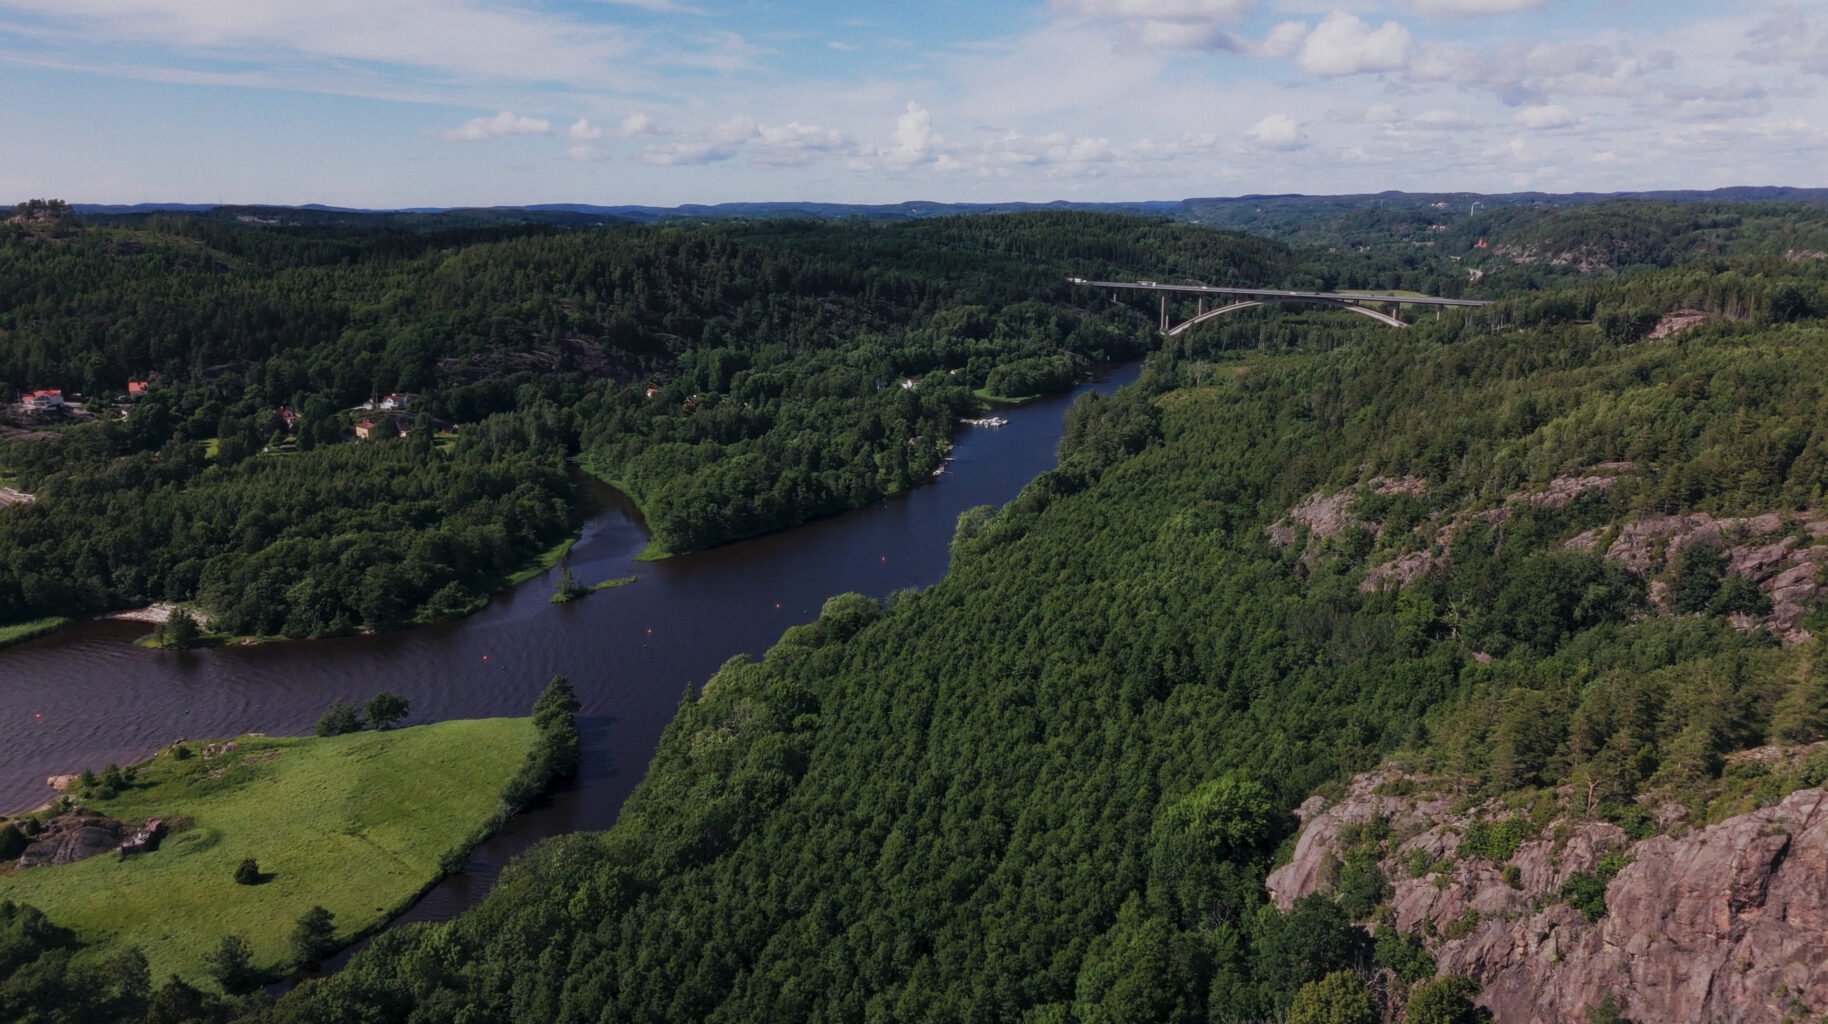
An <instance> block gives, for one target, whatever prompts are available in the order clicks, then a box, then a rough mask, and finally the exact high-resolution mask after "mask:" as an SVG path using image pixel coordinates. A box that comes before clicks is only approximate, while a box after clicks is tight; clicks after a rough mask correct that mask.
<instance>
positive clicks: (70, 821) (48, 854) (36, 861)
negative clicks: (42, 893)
mask: <svg viewBox="0 0 1828 1024" xmlns="http://www.w3.org/2000/svg"><path fill="white" fill-rule="evenodd" d="M45 824H46V828H45V830H44V832H42V833H40V834H39V836H38V838H36V839H34V840H32V845H30V846H28V847H26V848H25V852H24V853H22V854H20V855H19V866H20V867H22V868H33V867H43V866H48V865H53V864H70V863H73V862H75V861H79V860H82V859H84V858H86V857H93V856H95V855H96V854H98V853H113V852H114V851H116V850H118V849H120V845H121V835H122V834H123V832H124V831H125V830H124V829H123V828H122V827H121V823H120V822H118V821H115V820H114V819H113V818H103V817H97V816H90V815H82V814H65V815H60V816H58V817H56V818H52V819H51V820H50V821H48V822H46V823H45Z"/></svg>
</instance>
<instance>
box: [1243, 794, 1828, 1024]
mask: <svg viewBox="0 0 1828 1024" xmlns="http://www.w3.org/2000/svg"><path fill="white" fill-rule="evenodd" d="M1403 778H1404V777H1403V776H1402V775H1401V774H1400V773H1399V772H1396V771H1394V770H1391V769H1386V770H1384V771H1381V772H1376V773H1370V774H1366V775H1361V776H1358V777H1357V778H1355V779H1353V780H1352V782H1351V783H1350V784H1349V785H1348V787H1347V792H1346V795H1345V797H1344V798H1343V799H1341V800H1339V801H1338V802H1335V803H1333V804H1332V805H1331V806H1325V807H1323V806H1321V805H1319V804H1318V803H1316V802H1310V803H1308V804H1304V805H1303V807H1302V809H1301V812H1298V813H1301V814H1302V820H1303V829H1302V834H1301V836H1300V838H1299V839H1298V841H1297V843H1296V847H1295V853H1294V856H1293V858H1292V860H1291V861H1290V863H1288V864H1287V865H1284V866H1283V867H1281V868H1279V869H1277V870H1276V871H1275V872H1273V873H1272V874H1271V875H1270V878H1269V883H1268V884H1269V891H1270V895H1271V898H1272V899H1274V900H1275V902H1276V903H1277V904H1278V905H1280V906H1284V907H1286V906H1288V905H1289V904H1290V903H1292V902H1293V901H1294V900H1296V899H1299V898H1301V897H1302V896H1305V895H1307V894H1309V893H1311V892H1316V891H1320V890H1321V887H1322V881H1323V878H1324V876H1325V874H1326V872H1325V865H1326V863H1327V861H1328V859H1329V858H1331V857H1338V856H1340V854H1341V850H1340V849H1339V844H1340V836H1341V834H1342V832H1344V831H1345V830H1346V829H1347V828H1348V827H1349V826H1351V825H1355V824H1359V823H1361V822H1366V821H1370V820H1373V819H1375V818H1380V817H1381V818H1383V819H1385V820H1387V821H1388V822H1389V826H1390V838H1389V840H1388V842H1387V854H1386V856H1385V858H1384V861H1383V864H1382V866H1383V868H1384V871H1385V873H1386V874H1387V875H1388V876H1389V878H1390V880H1391V882H1392V884H1393V888H1394V890H1395V892H1394V895H1393V896H1392V897H1391V900H1390V904H1391V907H1392V909H1393V910H1394V911H1395V917H1396V925H1397V927H1398V928H1399V929H1401V930H1404V931H1416V932H1420V933H1421V934H1423V935H1427V936H1432V937H1433V938H1431V940H1430V942H1429V945H1430V947H1431V952H1433V954H1434V957H1435V960H1436V963H1437V964H1438V965H1439V967H1440V969H1441V970H1442V971H1445V972H1451V973H1458V974H1464V975H1467V976H1468V977H1471V978H1473V979H1474V980H1475V981H1477V982H1479V983H1480V985H1481V986H1482V991H1481V993H1480V996H1479V1002H1480V1003H1482V1004H1484V1005H1486V1006H1488V1007H1489V1008H1490V1009H1491V1010H1492V1012H1493V1014H1494V1015H1495V1016H1496V1018H1497V1020H1498V1022H1499V1024H1509V1022H1518V1024H1523V1022H1535V1021H1576V1020H1580V1019H1581V1018H1582V1015H1583V1014H1584V1012H1585V1010H1586V1009H1587V1008H1588V1007H1590V1006H1593V1005H1596V1004H1598V1003H1599V1002H1600V1001H1601V1000H1603V999H1604V998H1606V997H1607V996H1608V995H1610V996H1612V997H1613V998H1614V999H1616V1000H1617V1001H1618V1002H1619V1004H1620V1005H1621V1007H1622V1008H1623V1009H1624V1011H1625V1013H1626V1015H1627V1016H1629V1017H1630V1018H1631V1019H1632V1020H1634V1021H1637V1022H1639V1024H1654V1022H1663V1021H1667V1022H1672V1024H1673V1022H1684V1024H1689V1022H1693V1024H1729V1022H1734V1024H1739V1022H1743V1024H1763V1022H1769V1024H1778V1022H1781V1021H1783V1020H1785V1019H1786V1018H1789V1019H1803V1018H1804V1017H1808V1018H1809V1019H1817V1018H1819V1017H1820V1016H1821V1015H1822V1014H1823V1013H1824V1012H1828V793H1824V792H1823V791H1822V790H1820V789H1807V790H1800V791H1798V792H1795V793H1792V794H1790V795H1789V796H1788V797H1786V798H1785V799H1784V800H1783V801H1782V802H1780V803H1778V804H1776V805H1774V806H1771V807H1766V808H1763V809H1760V810H1757V811H1753V812H1751V813H1748V814H1743V815H1740V816H1738V817H1735V818H1730V819H1728V820H1726V821H1724V822H1721V823H1719V824H1717V825H1712V826H1709V827H1707V828H1704V829H1699V830H1696V831H1693V832H1690V833H1688V834H1686V835H1682V836H1679V837H1669V836H1659V837H1656V838H1652V839H1647V840H1644V841H1641V842H1637V843H1635V844H1634V843H1631V842H1630V841H1629V840H1628V838H1627V837H1626V836H1625V834H1624V833H1623V832H1622V831H1621V830H1620V829H1618V828H1617V827H1616V826H1613V825H1610V824H1607V823H1604V822H1562V823H1556V824H1551V825H1550V826H1549V827H1548V828H1546V829H1544V830H1543V831H1542V833H1541V834H1539V835H1537V836H1535V837H1533V838H1529V839H1525V840H1524V841H1522V842H1521V843H1520V844H1519V845H1518V846H1517V848H1516V851H1515V853H1514V854H1513V855H1512V856H1511V857H1510V858H1509V860H1508V864H1509V865H1512V866H1514V867H1515V868H1516V870H1515V871H1513V872H1511V873H1510V877H1509V879H1508V884H1507V879H1506V876H1505V865H1504V864H1498V863H1494V862H1492V861H1489V860H1484V859H1480V858H1476V857H1457V856H1456V850H1457V849H1458V847H1459V844H1460V841H1461V837H1462V835H1463V834H1464V833H1465V832H1466V831H1467V830H1468V829H1469V827H1470V826H1471V825H1472V823H1473V820H1474V818H1475V817H1481V818H1484V819H1487V820H1489V819H1490V817H1491V814H1492V812H1493V810H1494V808H1490V807H1487V808H1480V809H1477V810H1476V811H1474V812H1466V813H1456V812H1455V811H1454V810H1453V803H1452V801H1451V800H1449V799H1448V798H1447V797H1446V796H1443V795H1441V794H1439V793H1429V792H1419V793H1412V794H1411V795H1408V796H1393V795H1388V794H1391V793H1393V792H1396V791H1398V790H1400V789H1403V788H1407V787H1408V786H1413V785H1414V784H1415V782H1414V780H1408V782H1407V784H1406V785H1405V784H1402V782H1401V780H1403ZM1380 794H1381V795H1380ZM1626 848H1628V850H1629V855H1630V857H1631V861H1630V863H1628V864H1627V865H1626V866H1625V867H1624V868H1623V869H1622V870H1620V871H1619V872H1618V874H1617V876H1616V877H1614V878H1613V879H1612V880H1611V881H1610V883H1609V884H1607V886H1606V888H1605V898H1606V913H1605V916H1603V917H1601V918H1600V919H1599V920H1598V921H1597V922H1589V921H1588V920H1587V919H1586V918H1585V917H1583V916H1582V915H1581V914H1580V913H1579V912H1578V911H1576V910H1575V909H1574V908H1572V907H1570V906H1568V905H1567V904H1566V903H1565V902H1562V901H1560V899H1559V898H1558V897H1559V894H1560V892H1561V889H1562V886H1563V885H1564V884H1565V883H1566V882H1567V880H1568V879H1569V877H1570V876H1571V875H1573V874H1574V873H1575V872H1592V871H1594V870H1595V868H1596V867H1597V866H1598V865H1599V863H1600V860H1601V858H1603V857H1605V856H1606V855H1607V854H1608V853H1611V852H1613V851H1614V850H1618V849H1626ZM1416 851H1419V853H1417V852H1416ZM1414 863H1426V864H1428V865H1429V866H1430V868H1431V869H1430V870H1428V871H1426V872H1424V873H1423V874H1421V875H1415V874H1414V873H1413V872H1412V871H1411V868H1410V865H1411V864H1414Z"/></svg>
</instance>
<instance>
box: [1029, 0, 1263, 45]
mask: <svg viewBox="0 0 1828 1024" xmlns="http://www.w3.org/2000/svg"><path fill="white" fill-rule="evenodd" d="M1053 7H1054V10H1056V11H1058V12H1060V13H1062V14H1066V15H1068V16H1071V17H1078V18H1084V19H1088V20H1092V21H1102V22H1113V23H1116V24H1119V25H1122V26H1124V27H1125V29H1127V30H1128V31H1129V32H1131V33H1132V34H1133V35H1134V36H1135V37H1136V39H1137V40H1138V41H1139V42H1141V43H1142V45H1144V46H1145V47H1148V48H1151V49H1182V50H1207V49H1227V50H1229V49H1235V48H1236V40H1233V39H1232V38H1231V36H1230V35H1228V34H1227V33H1226V32H1224V31H1223V30H1222V29H1220V27H1219V26H1221V25H1231V24H1235V23H1237V22H1240V21H1243V20H1244V19H1245V18H1248V17H1250V15H1251V13H1252V12H1254V11H1255V10H1256V7H1257V4H1256V0H1054V2H1053Z"/></svg>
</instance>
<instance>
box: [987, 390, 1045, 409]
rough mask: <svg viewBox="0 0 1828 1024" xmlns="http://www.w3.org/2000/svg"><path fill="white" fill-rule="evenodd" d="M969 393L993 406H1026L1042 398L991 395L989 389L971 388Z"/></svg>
mask: <svg viewBox="0 0 1828 1024" xmlns="http://www.w3.org/2000/svg"><path fill="white" fill-rule="evenodd" d="M971 393H972V394H973V395H976V396H977V397H978V399H979V400H980V401H985V402H990V403H992V404H994V405H1027V404H1028V403H1029V402H1032V401H1034V400H1035V399H1037V398H1040V397H1042V396H1040V395H1022V396H1020V397H1011V396H1009V395H993V394H991V393H990V389H989V388H973V389H972V391H971Z"/></svg>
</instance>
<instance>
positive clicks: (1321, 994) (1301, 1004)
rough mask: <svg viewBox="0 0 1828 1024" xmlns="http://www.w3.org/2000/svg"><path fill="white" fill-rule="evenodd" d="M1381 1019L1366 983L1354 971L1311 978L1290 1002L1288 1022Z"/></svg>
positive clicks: (1352, 1023) (1374, 1023)
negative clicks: (1317, 978)
mask: <svg viewBox="0 0 1828 1024" xmlns="http://www.w3.org/2000/svg"><path fill="white" fill-rule="evenodd" d="M1380 1019H1382V1015H1380V1014H1379V1013H1378V1012H1377V1004H1376V1003H1374V1002H1372V1000H1371V993H1370V992H1368V991H1366V989H1365V983H1364V982H1362V981H1360V980H1359V978H1358V975H1357V974H1354V973H1353V972H1351V971H1334V972H1333V973H1332V974H1329V975H1327V976H1326V977H1324V978H1321V979H1320V980H1319V981H1310V982H1308V983H1307V984H1306V985H1303V986H1301V988H1300V990H1299V991H1297V992H1296V993H1295V998H1294V999H1292V1000H1290V1001H1289V1004H1288V1024H1378V1021H1379V1020H1380Z"/></svg>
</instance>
